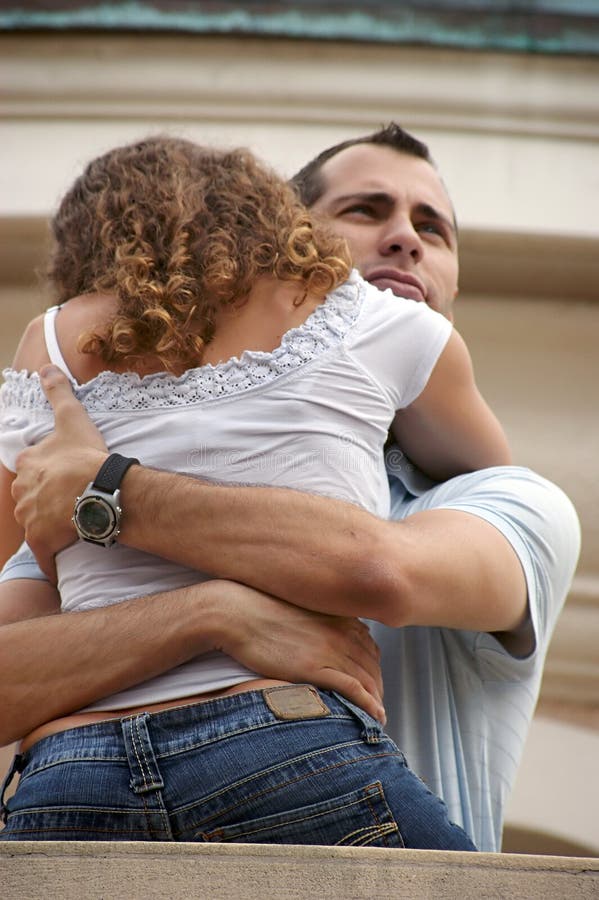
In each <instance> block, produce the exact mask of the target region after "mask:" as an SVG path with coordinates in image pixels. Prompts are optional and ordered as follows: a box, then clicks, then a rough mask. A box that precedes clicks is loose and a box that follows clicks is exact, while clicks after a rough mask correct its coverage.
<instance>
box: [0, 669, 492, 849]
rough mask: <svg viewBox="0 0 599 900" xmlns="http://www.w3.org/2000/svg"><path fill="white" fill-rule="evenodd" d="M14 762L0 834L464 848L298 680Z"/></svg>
mask: <svg viewBox="0 0 599 900" xmlns="http://www.w3.org/2000/svg"><path fill="white" fill-rule="evenodd" d="M14 771H20V772H21V778H20V781H19V785H18V787H17V790H16V793H15V795H14V796H13V797H11V798H10V800H8V802H7V803H6V805H5V806H4V805H3V807H2V808H3V812H4V817H5V821H6V827H5V829H4V830H2V831H0V840H3V841H10V840H13V841H14V840H17V841H22V840H114V841H118V840H130V841H131V840H132V841H201V842H210V841H218V842H223V841H231V842H235V843H273V844H329V845H332V844H337V845H345V846H378V847H418V848H437V849H456V850H458V849H461V850H475V849H476V848H475V847H474V845H473V843H472V841H471V840H470V839H469V838H468V836H467V835H466V834H465V832H464V831H463V830H462V829H461V828H459V827H458V826H457V825H454V824H452V823H451V822H450V821H449V820H448V818H447V810H446V808H445V805H444V803H443V802H442V801H441V800H439V798H438V797H436V796H435V795H434V794H432V793H431V792H430V791H429V790H428V788H427V787H426V786H425V785H424V783H423V782H422V781H420V779H419V778H417V777H416V775H414V774H413V773H412V772H411V771H410V769H409V768H408V766H407V764H406V761H405V759H404V757H403V754H402V753H401V751H400V750H398V749H397V747H396V746H395V744H393V742H392V741H391V740H390V739H389V738H388V737H387V736H386V735H385V734H384V733H383V732H382V729H381V727H380V725H379V724H378V723H377V722H376V721H375V720H374V719H372V718H371V717H370V716H369V715H367V713H365V712H363V711H362V710H360V709H358V708H357V707H355V706H353V704H351V703H349V702H348V701H346V700H344V699H342V698H341V697H339V696H337V695H335V694H331V693H328V692H324V691H323V692H321V691H318V690H317V689H316V688H313V687H311V686H308V685H292V686H289V687H286V686H282V687H274V688H268V689H266V690H260V691H248V692H246V693H239V694H233V695H230V696H227V697H220V698H217V699H215V700H209V701H206V702H204V703H196V704H193V705H189V706H181V707H177V708H172V709H167V710H164V711H162V712H157V713H152V714H150V713H141V714H139V715H133V716H128V717H125V718H122V719H109V720H106V721H103V722H99V723H97V724H93V725H85V726H82V727H79V728H72V729H69V730H68V731H63V732H59V733H58V734H53V735H50V736H49V737H46V738H43V739H41V740H39V741H38V742H37V743H36V744H34V745H33V746H32V747H31V748H30V749H29V750H28V751H27V753H26V754H24V755H23V756H21V757H17V758H16V762H15V766H14V768H13V772H14ZM9 780H10V776H9V778H8V779H7V782H8V781H9ZM5 788H6V784H5ZM3 799H4V790H3V792H2V796H1V797H0V801H2V802H3Z"/></svg>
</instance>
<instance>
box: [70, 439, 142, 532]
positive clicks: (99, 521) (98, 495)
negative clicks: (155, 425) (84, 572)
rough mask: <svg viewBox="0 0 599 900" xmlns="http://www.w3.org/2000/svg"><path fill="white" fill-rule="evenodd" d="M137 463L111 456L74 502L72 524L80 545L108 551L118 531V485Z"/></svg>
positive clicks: (119, 456) (115, 454) (123, 457)
mask: <svg viewBox="0 0 599 900" xmlns="http://www.w3.org/2000/svg"><path fill="white" fill-rule="evenodd" d="M135 464H138V465H139V460H138V459H132V458H130V457H126V456H121V455H120V453H111V454H110V456H109V457H108V459H107V460H106V462H105V463H104V464H103V465H102V466H101V468H100V470H99V472H98V474H97V475H96V477H95V479H94V480H93V481H90V483H89V484H88V486H87V487H86V489H85V490H84V491H83V493H82V494H81V496H80V497H77V500H76V501H75V509H74V511H73V524H74V525H75V528H76V529H77V534H78V535H79V537H80V538H81V540H82V541H88V542H89V543H90V544H101V545H102V546H103V547H110V546H111V544H114V542H115V541H116V539H117V536H118V534H119V531H120V522H121V514H122V510H121V507H120V506H119V498H120V494H121V491H120V484H121V481H122V480H123V477H124V475H125V472H126V471H127V469H129V467H130V466H133V465H135Z"/></svg>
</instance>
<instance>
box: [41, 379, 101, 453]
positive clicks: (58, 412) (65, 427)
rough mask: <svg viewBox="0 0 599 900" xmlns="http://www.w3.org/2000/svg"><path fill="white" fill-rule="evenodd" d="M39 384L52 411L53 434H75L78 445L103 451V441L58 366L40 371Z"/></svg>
mask: <svg viewBox="0 0 599 900" xmlns="http://www.w3.org/2000/svg"><path fill="white" fill-rule="evenodd" d="M39 374H40V384H41V386H42V389H43V391H44V394H45V395H46V398H47V400H48V403H49V404H50V406H51V407H52V409H53V411H54V423H55V432H56V433H61V432H62V433H64V434H65V435H66V434H69V433H73V432H75V433H76V435H77V441H78V443H79V444H87V445H89V446H92V447H97V448H98V449H102V450H104V449H105V448H106V445H105V443H104V440H103V438H102V436H101V434H100V432H99V431H98V429H97V428H96V426H95V425H94V423H93V422H92V420H91V419H90V418H89V416H88V414H87V412H86V411H85V408H84V407H83V406H82V405H81V403H79V401H78V400H77V398H76V397H75V395H74V394H73V388H72V385H71V382H70V381H69V379H68V378H67V376H66V375H65V374H64V372H62V371H61V370H60V369H59V368H58V366H54V365H47V366H43V367H42V368H41V369H40V373H39Z"/></svg>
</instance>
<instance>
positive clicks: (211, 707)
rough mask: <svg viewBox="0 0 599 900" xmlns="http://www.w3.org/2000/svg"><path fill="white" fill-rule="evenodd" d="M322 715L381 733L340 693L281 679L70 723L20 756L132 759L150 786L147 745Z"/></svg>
mask: <svg viewBox="0 0 599 900" xmlns="http://www.w3.org/2000/svg"><path fill="white" fill-rule="evenodd" d="M326 716H333V717H335V718H353V719H357V720H358V721H359V722H360V724H361V726H362V738H363V740H364V741H366V742H367V743H378V742H379V741H380V739H381V737H382V736H383V730H382V726H381V725H380V723H379V722H377V721H376V720H375V719H372V718H371V717H370V716H369V715H368V713H366V712H364V710H362V709H359V707H357V706H355V705H354V704H353V703H350V701H349V700H346V699H345V698H344V697H341V696H340V695H338V694H336V693H333V692H328V691H320V690H318V689H317V688H315V687H313V686H312V685H288V686H287V685H284V686H278V687H273V688H265V689H262V690H256V691H244V692H242V693H238V694H230V695H227V696H224V697H217V698H215V699H212V700H206V701H204V702H200V703H193V704H188V705H185V706H177V707H170V708H168V709H165V710H161V711H159V712H154V713H139V714H137V715H133V716H125V717H123V718H122V719H118V718H112V719H106V720H104V721H101V722H94V723H93V724H88V725H80V726H78V727H76V728H69V729H67V730H65V731H60V732H57V733H56V734H51V735H48V737H45V738H41V739H40V740H39V741H37V743H35V744H33V746H32V747H30V748H29V750H27V752H26V753H25V754H24V755H23V759H24V764H26V765H27V768H28V771H31V770H32V768H33V769H35V768H37V767H38V766H45V765H51V764H52V763H53V762H56V761H57V760H58V759H61V760H72V761H75V760H93V759H98V758H103V759H128V760H133V761H134V763H136V766H135V768H136V771H135V782H136V784H139V786H140V789H141V790H144V789H147V790H153V789H155V787H156V786H157V784H158V783H159V782H160V780H161V776H160V771H159V769H158V764H157V763H156V760H155V758H154V753H153V751H151V747H152V746H154V747H157V746H160V747H161V752H164V753H169V754H172V753H177V752H182V751H185V750H187V749H190V748H191V747H193V746H197V745H199V744H203V743H206V742H210V741H215V740H219V739H221V738H225V737H228V736H230V735H231V734H234V733H236V732H237V731H243V730H247V729H248V728H251V727H259V726H260V725H264V726H267V725H270V724H272V723H273V722H275V721H283V720H286V721H297V720H299V719H313V718H322V717H326ZM150 736H151V738H152V740H151V741H150ZM148 786H151V787H148Z"/></svg>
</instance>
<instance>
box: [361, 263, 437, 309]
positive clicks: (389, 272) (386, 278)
mask: <svg viewBox="0 0 599 900" xmlns="http://www.w3.org/2000/svg"><path fill="white" fill-rule="evenodd" d="M366 281H369V282H370V284H374V286H375V287H377V288H378V289H379V290H380V291H386V290H391V291H393V293H394V294H395V295H396V296H398V297H407V298H408V299H410V300H417V301H418V302H420V303H422V302H425V301H426V288H425V287H424V284H423V283H422V282H421V281H420V279H419V278H417V277H416V276H415V275H409V274H408V273H407V272H402V271H401V270H400V269H382V268H381V269H373V270H372V271H371V272H368V274H367V275H366Z"/></svg>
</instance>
